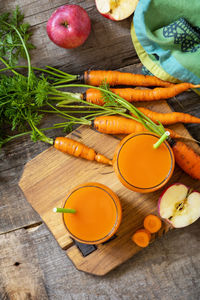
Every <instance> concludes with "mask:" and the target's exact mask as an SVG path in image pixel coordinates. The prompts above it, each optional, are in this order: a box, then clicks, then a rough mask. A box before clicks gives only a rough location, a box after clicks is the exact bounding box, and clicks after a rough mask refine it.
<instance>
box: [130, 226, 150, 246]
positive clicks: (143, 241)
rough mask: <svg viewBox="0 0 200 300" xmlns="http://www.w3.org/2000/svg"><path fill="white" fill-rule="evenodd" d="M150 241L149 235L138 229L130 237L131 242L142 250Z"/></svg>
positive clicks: (145, 231)
mask: <svg viewBox="0 0 200 300" xmlns="http://www.w3.org/2000/svg"><path fill="white" fill-rule="evenodd" d="M150 239H151V234H150V232H149V231H148V230H146V229H139V230H137V231H136V232H135V233H134V235H133V236H132V240H133V242H134V243H135V244H136V245H138V246H139V247H142V248H145V247H147V246H148V245H149V242H150Z"/></svg>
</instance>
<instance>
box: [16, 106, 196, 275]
mask: <svg viewBox="0 0 200 300" xmlns="http://www.w3.org/2000/svg"><path fill="white" fill-rule="evenodd" d="M145 106H147V105H146V104H145ZM148 107H149V108H151V109H153V110H155V111H161V112H170V111H171V109H170V107H169V106H168V104H167V103H166V102H165V101H159V103H156V104H155V103H153V104H150V105H149V104H148ZM172 128H173V129H176V131H177V132H178V133H179V134H182V135H184V136H187V137H190V135H189V133H188V132H187V130H186V129H185V127H184V126H183V125H181V124H180V125H175V126H173V127H172ZM68 136H69V137H71V138H73V139H76V140H78V141H80V142H83V143H84V144H86V145H88V146H89V147H92V148H94V149H95V150H96V151H98V152H100V153H102V154H104V155H106V156H108V157H109V158H112V156H113V153H114V150H115V147H116V146H117V144H118V143H119V137H116V136H109V135H104V134H101V133H98V132H96V131H94V130H93V129H91V128H88V127H85V126H81V127H79V128H78V129H77V130H75V131H73V132H72V133H71V134H69V135H68ZM190 145H192V147H194V148H195V149H196V151H198V152H199V147H198V146H197V145H196V144H195V143H191V142H190ZM199 153H200V152H199ZM91 181H92V182H100V183H102V184H105V185H107V186H109V187H110V188H111V189H112V190H113V191H114V192H115V193H116V194H117V195H118V196H119V198H120V200H121V203H122V209H123V219H122V223H121V225H120V228H119V230H118V232H117V234H116V237H115V239H113V240H111V241H109V242H107V243H105V244H101V245H98V246H96V247H94V249H92V250H91V249H90V248H91V247H89V248H88V251H89V252H90V251H91V253H90V254H89V255H87V256H83V254H82V252H81V251H80V250H79V247H77V245H75V244H74V242H73V240H72V239H71V238H70V237H69V235H68V233H67V231H66V229H65V227H64V225H63V221H62V216H61V214H55V213H53V212H52V209H53V207H62V206H63V204H64V200H65V196H66V195H67V193H68V191H69V190H70V189H72V188H73V187H74V186H76V185H78V184H81V183H84V182H91ZM173 182H182V183H184V184H187V185H189V186H192V187H194V188H196V189H198V188H200V182H199V181H195V180H193V179H191V178H190V177H189V176H188V175H186V174H185V173H184V172H182V171H181V170H180V169H179V167H176V168H175V172H174V174H173V176H172V178H171V180H170V182H169V183H168V185H169V184H170V183H173ZM19 186H20V187H21V189H22V191H23V192H24V195H25V197H26V199H27V201H28V202H29V203H30V204H31V205H32V207H33V208H34V209H35V210H36V212H37V213H38V214H39V215H40V216H41V218H42V219H43V220H44V222H45V223H46V225H47V226H48V228H49V229H50V231H51V232H52V234H53V235H54V237H55V239H56V240H57V242H58V244H59V245H60V246H61V248H62V249H64V250H66V254H67V255H68V257H69V258H70V259H71V260H72V262H73V263H74V265H75V266H76V268H77V269H79V270H82V271H85V272H88V273H92V274H95V275H105V274H106V273H108V272H109V271H110V270H112V269H113V268H115V267H117V266H118V265H120V264H121V263H123V262H125V261H126V260H127V259H128V258H130V257H132V256H133V255H134V254H136V253H137V252H138V251H140V250H141V248H139V247H138V246H136V245H135V244H134V243H133V242H132V241H131V236H132V234H133V233H134V232H135V231H136V230H137V229H139V228H141V227H142V223H143V219H144V217H145V216H146V215H147V214H150V213H153V214H157V201H158V198H159V195H160V194H161V192H162V190H159V191H157V192H154V193H149V194H140V193H136V192H133V191H130V190H128V189H127V188H125V187H124V186H123V185H122V184H121V183H120V181H119V180H118V178H117V177H116V175H115V173H114V171H113V168H112V166H106V165H102V164H98V163H96V162H89V161H86V160H83V159H78V158H74V157H71V156H69V155H66V154H63V153H61V152H59V151H58V150H56V149H54V148H53V147H50V148H49V149H48V150H46V151H44V152H43V153H41V154H40V155H38V156H37V157H35V158H34V159H32V160H31V161H30V162H28V163H27V164H26V166H25V168H24V172H23V175H22V178H21V180H20V182H19ZM169 229H170V227H169V225H167V224H165V223H163V226H162V228H161V230H160V231H159V232H158V233H157V234H155V235H153V237H152V242H153V240H154V239H155V238H157V237H159V236H162V235H163V234H164V233H165V232H167V231H168V230H169Z"/></svg>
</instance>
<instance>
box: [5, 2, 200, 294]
mask: <svg viewBox="0 0 200 300" xmlns="http://www.w3.org/2000/svg"><path fill="white" fill-rule="evenodd" d="M66 3H74V4H75V3H76V4H80V5H81V6H82V7H83V8H85V9H86V10H87V12H88V14H89V16H90V18H91V21H92V31H91V34H90V36H89V39H88V40H87V42H86V43H85V44H84V45H83V46H81V47H80V48H77V49H74V50H65V49H61V48H58V47H57V46H55V45H54V44H53V43H52V42H50V41H49V39H48V37H47V34H46V29H45V27H46V22H47V20H48V18H49V17H50V15H51V13H52V12H53V11H54V10H55V9H56V8H57V7H59V6H61V5H63V4H66ZM16 5H19V7H20V8H21V9H22V10H23V12H24V13H25V16H26V21H28V22H29V23H30V24H31V25H32V30H33V38H32V39H33V42H34V44H35V45H36V46H37V49H36V50H33V51H32V64H33V65H34V66H40V67H45V65H47V64H48V65H51V66H54V67H57V68H60V69H61V70H64V71H67V72H69V73H72V74H76V73H79V72H81V71H84V70H87V69H92V68H94V69H98V68H99V69H122V70H124V71H131V72H141V64H140V61H139V59H138V57H137V55H136V53H135V51H134V48H133V45H132V42H131V37H130V24H131V18H129V19H126V20H124V21H121V22H113V21H110V20H108V19H105V18H103V17H102V16H101V15H100V14H99V13H98V12H97V10H96V8H95V4H94V0H85V1H84V0H78V1H64V0H40V1H36V0H9V1H8V0H1V1H0V12H3V11H6V10H10V9H12V8H14V7H15V6H16ZM169 103H170V104H171V106H172V107H173V109H174V110H177V111H182V112H187V113H192V114H194V115H196V116H198V117H200V98H199V96H197V95H196V94H195V93H193V92H187V93H184V94H182V95H180V96H178V97H176V98H174V99H172V100H170V101H169ZM54 122H55V119H53V118H51V119H50V118H48V117H46V118H45V122H44V123H45V124H44V125H45V126H46V125H50V124H53V123H54ZM187 128H188V129H189V132H190V133H191V134H192V136H193V137H194V138H196V139H198V140H200V125H189V126H187ZM58 134H62V132H61V131H57V132H55V131H54V132H49V133H48V135H49V136H51V137H55V136H56V135H58ZM47 147H48V146H47V145H45V144H43V143H41V142H38V143H33V142H31V141H30V140H29V138H28V137H23V138H21V139H18V140H16V141H13V142H11V143H9V144H7V145H6V146H5V147H4V148H3V149H2V151H1V153H0V299H2V300H3V299H4V300H5V299H17V300H18V299H20V300H21V299H23V300H24V299H38V300H44V299H52V300H62V299H67V300H68V299H69V300H71V299H76V300H79V299H80V300H86V299H87V300H88V299H91V300H93V299H94V300H95V299H101V300H107V299H112V300H117V299H119V300H121V299H123V300H129V299H142V300H145V299H162V300H164V299H176V300H177V299H180V300H185V299H187V300H199V299H200V251H199V248H200V234H199V229H200V221H197V222H196V223H194V224H193V225H190V226H189V227H187V228H184V229H179V230H173V231H171V232H170V233H168V234H167V235H166V236H165V237H163V238H161V239H159V240H157V241H156V242H155V243H153V244H152V245H150V246H149V247H148V248H146V249H144V250H143V251H141V252H140V253H139V254H137V255H136V256H134V257H133V258H132V259H130V260H129V261H127V262H126V263H124V264H123V265H121V266H120V267H118V268H117V269H115V270H113V271H112V272H110V273H109V274H107V275H106V276H104V277H96V276H92V275H89V274H85V273H83V272H79V271H77V270H76V269H75V267H74V266H73V264H72V263H71V261H70V260H69V259H68V258H67V256H66V255H65V252H64V251H63V250H61V248H60V247H59V246H58V244H57V242H56V241H55V239H54V238H53V236H52V234H51V233H50V232H49V230H48V229H47V227H46V226H45V224H44V223H43V222H42V220H41V219H40V217H39V216H38V215H37V213H36V212H34V210H33V209H32V208H31V206H30V205H29V204H28V202H27V201H26V199H25V198H24V196H23V194H22V192H21V191H20V189H19V187H18V181H19V179H20V176H21V174H22V171H23V167H24V165H25V164H26V163H27V162H28V161H29V160H30V159H32V158H33V157H35V156H36V155H37V154H39V153H41V152H42V151H43V150H44V149H47Z"/></svg>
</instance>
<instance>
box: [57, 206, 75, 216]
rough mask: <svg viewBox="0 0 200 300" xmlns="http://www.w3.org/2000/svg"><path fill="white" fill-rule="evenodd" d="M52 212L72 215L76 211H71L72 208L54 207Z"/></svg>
mask: <svg viewBox="0 0 200 300" xmlns="http://www.w3.org/2000/svg"><path fill="white" fill-rule="evenodd" d="M53 212H59V213H70V214H74V213H75V212H76V210H75V209H72V208H60V207H54V209H53Z"/></svg>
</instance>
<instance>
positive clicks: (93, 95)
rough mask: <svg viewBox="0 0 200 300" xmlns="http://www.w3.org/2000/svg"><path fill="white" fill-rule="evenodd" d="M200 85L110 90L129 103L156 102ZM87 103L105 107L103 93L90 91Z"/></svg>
mask: <svg viewBox="0 0 200 300" xmlns="http://www.w3.org/2000/svg"><path fill="white" fill-rule="evenodd" d="M199 87H200V85H193V84H192V83H188V82H185V83H179V84H174V85H171V86H169V87H161V88H155V89H131V88H124V89H110V90H111V91H112V92H113V93H115V94H117V95H119V96H120V97H122V98H124V99H125V100H127V101H129V102H133V101H156V100H162V99H169V98H171V97H174V96H176V95H178V94H180V93H182V92H184V91H187V90H188V89H190V88H199ZM85 98H86V101H88V102H92V103H95V104H98V105H104V100H103V97H102V93H101V91H99V90H96V89H88V90H87V91H86V94H85Z"/></svg>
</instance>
